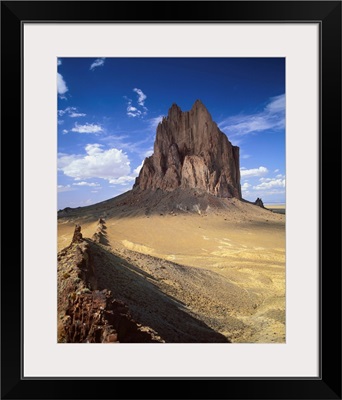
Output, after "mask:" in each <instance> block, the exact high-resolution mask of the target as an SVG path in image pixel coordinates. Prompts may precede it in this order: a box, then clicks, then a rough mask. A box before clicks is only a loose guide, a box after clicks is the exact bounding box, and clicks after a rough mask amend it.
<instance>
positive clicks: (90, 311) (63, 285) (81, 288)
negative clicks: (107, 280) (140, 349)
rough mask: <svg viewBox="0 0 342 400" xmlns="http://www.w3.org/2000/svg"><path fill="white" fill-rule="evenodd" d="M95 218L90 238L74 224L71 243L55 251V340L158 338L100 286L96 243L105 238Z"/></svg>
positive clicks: (132, 340) (100, 225)
mask: <svg viewBox="0 0 342 400" xmlns="http://www.w3.org/2000/svg"><path fill="white" fill-rule="evenodd" d="M104 228H105V222H104V220H103V219H100V220H99V227H98V229H97V231H96V232H95V234H94V240H90V239H84V238H83V237H82V233H81V226H80V225H76V226H75V231H74V235H73V239H72V242H71V244H70V245H69V246H68V247H66V248H65V249H63V250H62V251H60V252H59V253H58V342H60V343H119V342H124V343H135V342H137V343H148V342H162V340H161V338H160V337H159V336H158V335H157V334H156V333H155V332H153V331H152V330H151V329H150V328H148V327H144V326H142V325H140V324H138V323H137V322H136V321H134V320H133V319H132V317H131V314H130V311H129V309H128V307H127V305H126V304H125V303H124V302H122V301H120V300H118V299H115V298H114V297H113V295H112V292H111V291H110V290H108V289H106V288H103V287H101V284H100V283H99V279H98V278H99V277H98V276H97V265H96V262H95V260H96V258H97V254H98V252H99V251H100V249H98V247H97V246H99V244H98V243H102V242H103V240H104V238H105V233H104Z"/></svg>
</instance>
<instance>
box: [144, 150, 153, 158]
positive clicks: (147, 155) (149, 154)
mask: <svg viewBox="0 0 342 400" xmlns="http://www.w3.org/2000/svg"><path fill="white" fill-rule="evenodd" d="M152 154H153V148H151V149H148V150H147V151H145V153H144V156H145V157H149V156H151V155H152Z"/></svg>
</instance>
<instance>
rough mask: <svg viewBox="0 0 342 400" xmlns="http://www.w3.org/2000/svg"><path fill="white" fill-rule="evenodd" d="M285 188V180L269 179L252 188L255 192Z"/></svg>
mask: <svg viewBox="0 0 342 400" xmlns="http://www.w3.org/2000/svg"><path fill="white" fill-rule="evenodd" d="M284 187H285V179H270V180H267V181H264V182H261V183H260V184H259V185H257V186H253V189H255V190H267V189H274V188H284Z"/></svg>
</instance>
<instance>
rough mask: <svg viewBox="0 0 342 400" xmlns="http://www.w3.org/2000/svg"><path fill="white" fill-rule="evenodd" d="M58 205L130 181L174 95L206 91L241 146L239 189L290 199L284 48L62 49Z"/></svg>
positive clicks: (77, 202) (113, 190)
mask: <svg viewBox="0 0 342 400" xmlns="http://www.w3.org/2000/svg"><path fill="white" fill-rule="evenodd" d="M57 64H58V65H57V69H58V72H57V95H58V110H57V116H58V125H57V129H58V208H59V209H62V208H65V207H78V206H85V205H89V204H94V203H97V202H100V201H102V200H106V199H109V198H112V197H114V196H117V195H119V194H121V193H123V192H126V191H127V190H130V189H131V188H132V185H133V183H134V180H135V177H136V176H137V175H138V172H139V169H140V167H141V165H142V162H143V160H144V158H145V157H147V156H149V155H151V154H152V149H153V142H154V137H155V132H156V127H157V125H158V122H159V121H160V120H161V118H162V116H165V115H166V114H167V112H168V109H169V107H170V106H171V105H172V103H177V104H178V105H179V106H180V107H181V109H182V110H183V111H186V110H189V109H190V108H191V107H192V105H193V103H194V102H195V100H196V99H200V100H201V101H202V102H203V103H204V104H205V106H206V107H207V109H208V110H209V112H210V113H211V115H212V117H213V120H214V121H215V122H216V123H217V124H218V126H219V127H220V129H221V130H222V131H223V132H224V133H225V134H226V135H227V136H228V139H229V140H230V141H231V142H232V144H233V145H237V146H239V147H240V166H241V185H242V194H243V197H244V198H245V199H247V200H252V201H254V200H255V199H256V198H257V197H261V198H262V199H263V201H264V202H266V203H272V202H277V203H284V202H285V59H284V58H60V59H58V60H57Z"/></svg>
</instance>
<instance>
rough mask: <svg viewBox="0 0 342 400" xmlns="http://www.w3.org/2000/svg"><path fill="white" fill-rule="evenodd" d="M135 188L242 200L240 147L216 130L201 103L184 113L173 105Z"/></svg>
mask: <svg viewBox="0 0 342 400" xmlns="http://www.w3.org/2000/svg"><path fill="white" fill-rule="evenodd" d="M134 188H139V189H141V190H146V189H152V190H156V189H162V190H163V191H173V190H175V189H177V188H184V189H194V188H196V189H201V190H203V191H206V192H207V193H210V194H213V195H215V196H217V197H236V198H238V199H241V186H240V165H239V148H238V147H237V146H233V145H232V144H231V143H230V141H229V140H228V138H227V136H226V135H225V134H224V133H223V132H221V131H220V130H219V128H218V126H217V124H216V123H215V122H214V121H213V120H212V118H211V115H210V114H209V112H208V110H207V109H206V107H205V106H204V105H203V104H202V102H201V101H200V100H196V102H195V104H194V105H193V107H192V109H191V110H190V111H186V112H183V111H182V110H181V109H180V108H179V107H178V106H177V105H176V104H173V105H172V107H171V108H170V109H169V112H168V116H167V117H166V118H163V120H162V122H160V123H159V125H158V128H157V134H156V139H155V143H154V154H153V155H152V156H150V157H148V158H146V159H145V161H144V164H143V167H142V169H141V171H140V174H139V177H138V178H137V179H136V181H135V184H134Z"/></svg>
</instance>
